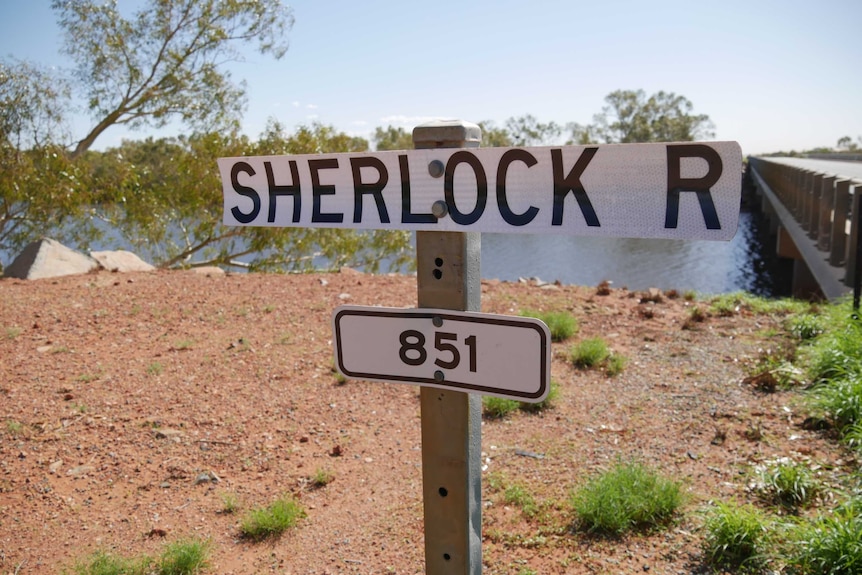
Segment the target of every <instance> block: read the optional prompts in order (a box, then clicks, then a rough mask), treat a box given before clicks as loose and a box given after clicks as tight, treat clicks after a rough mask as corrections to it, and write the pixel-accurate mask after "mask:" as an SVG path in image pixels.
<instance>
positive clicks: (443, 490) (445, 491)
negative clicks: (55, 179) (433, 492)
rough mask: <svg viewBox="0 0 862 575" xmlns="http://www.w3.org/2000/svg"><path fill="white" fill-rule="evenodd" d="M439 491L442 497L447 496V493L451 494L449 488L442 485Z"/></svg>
mask: <svg viewBox="0 0 862 575" xmlns="http://www.w3.org/2000/svg"><path fill="white" fill-rule="evenodd" d="M437 493H439V494H440V497H446V496H447V495H449V490H448V489H446V488H445V487H441V488H440V489H438V490H437Z"/></svg>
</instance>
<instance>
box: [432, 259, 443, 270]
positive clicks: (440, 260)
mask: <svg viewBox="0 0 862 575" xmlns="http://www.w3.org/2000/svg"><path fill="white" fill-rule="evenodd" d="M434 265H435V266H437V267H438V268H439V267H440V266H442V265H443V258H436V259H435V260H434Z"/></svg>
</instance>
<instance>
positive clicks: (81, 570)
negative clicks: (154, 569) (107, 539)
mask: <svg viewBox="0 0 862 575" xmlns="http://www.w3.org/2000/svg"><path fill="white" fill-rule="evenodd" d="M152 562H153V561H152V559H150V558H149V557H146V556H143V557H138V558H132V559H128V558H126V557H121V556H120V555H115V554H113V553H108V552H107V551H96V552H95V553H93V554H92V555H90V556H89V557H88V558H87V559H85V560H82V561H78V562H77V563H75V566H74V567H72V573H73V574H74V575H149V573H150V566H151V565H152Z"/></svg>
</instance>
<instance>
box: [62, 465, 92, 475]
mask: <svg viewBox="0 0 862 575" xmlns="http://www.w3.org/2000/svg"><path fill="white" fill-rule="evenodd" d="M95 470H96V468H95V467H93V466H92V465H77V466H75V467H73V468H72V469H70V470H69V471H67V472H66V475H69V476H71V477H81V476H83V475H87V474H88V473H92V472H93V471H95Z"/></svg>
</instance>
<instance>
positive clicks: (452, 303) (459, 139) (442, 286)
mask: <svg viewBox="0 0 862 575" xmlns="http://www.w3.org/2000/svg"><path fill="white" fill-rule="evenodd" d="M481 135H482V131H481V129H480V128H479V126H477V125H475V124H471V123H469V122H462V121H445V122H431V123H428V124H422V125H421V126H417V127H416V128H415V129H414V130H413V146H414V147H415V148H417V149H419V148H475V147H478V146H479V142H480V140H481ZM428 169H429V171H430V173H431V174H432V176H434V177H442V176H443V170H442V169H441V165H440V164H439V163H438V162H432V165H430V166H429V167H428ZM427 208H431V206H427ZM446 212H447V210H446V209H445V204H442V203H440V202H437V203H436V204H435V206H434V208H433V213H434V214H435V216H437V217H438V218H441V217H447V216H446ZM480 238H481V236H480V234H479V233H478V232H469V233H460V232H417V233H416V266H417V283H418V304H419V307H434V308H442V309H452V310H460V311H481V301H480V300H481V293H482V290H481V283H480V270H479V266H480V246H481V244H480ZM420 398H421V415H422V424H421V425H422V499H423V504H424V509H425V573H426V574H427V575H444V574H446V575H478V574H480V573H481V572H482V487H481V486H482V479H481V472H482V471H481V453H482V435H481V424H482V420H481V419H482V401H481V399H482V398H481V396H478V395H474V394H467V393H462V392H456V391H449V390H441V389H437V388H433V387H422V388H421V390H420Z"/></svg>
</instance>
